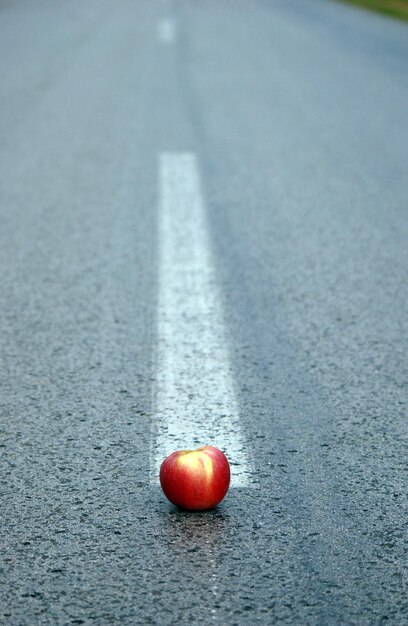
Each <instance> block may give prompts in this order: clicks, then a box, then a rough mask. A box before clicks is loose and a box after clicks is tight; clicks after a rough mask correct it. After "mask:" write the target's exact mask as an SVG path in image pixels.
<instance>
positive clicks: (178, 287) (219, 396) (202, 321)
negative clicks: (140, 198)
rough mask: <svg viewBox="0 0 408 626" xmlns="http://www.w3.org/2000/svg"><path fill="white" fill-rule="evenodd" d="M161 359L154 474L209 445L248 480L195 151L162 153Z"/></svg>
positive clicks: (235, 476) (237, 480)
mask: <svg viewBox="0 0 408 626" xmlns="http://www.w3.org/2000/svg"><path fill="white" fill-rule="evenodd" d="M159 166H160V171H159V186H160V189H159V192H160V213H159V254H160V261H159V273H160V274H159V302H158V360H157V388H156V397H155V417H156V423H154V424H153V428H155V429H156V430H155V432H153V433H152V454H151V481H152V483H154V484H156V483H157V481H158V474H159V468H160V464H161V462H162V461H163V459H164V458H165V457H166V456H168V455H169V454H170V453H171V452H173V451H174V450H180V449H187V448H196V447H199V446H202V445H206V444H210V445H214V446H216V447H218V448H220V449H221V450H223V451H224V452H225V453H226V455H227V457H228V459H229V460H230V462H231V473H232V479H231V486H235V487H243V486H246V485H248V484H249V479H250V466H249V462H248V456H247V445H246V442H245V440H244V436H243V434H242V431H241V426H240V420H239V414H238V403H237V399H236V395H235V389H234V382H233V378H232V375H231V368H230V362H229V354H228V348H227V341H226V336H225V330H224V321H223V311H222V306H221V299H220V297H219V293H218V287H217V282H216V276H215V271H214V266H213V260H212V254H211V246H210V242H209V238H208V231H207V223H206V214H205V207H204V201H203V197H202V193H201V186H200V177H199V172H198V166H197V161H196V157H195V156H194V154H190V153H164V154H162V155H161V157H160V163H159Z"/></svg>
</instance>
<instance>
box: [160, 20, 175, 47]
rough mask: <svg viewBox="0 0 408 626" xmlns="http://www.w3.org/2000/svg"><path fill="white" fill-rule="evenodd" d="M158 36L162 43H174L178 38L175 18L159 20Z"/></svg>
mask: <svg viewBox="0 0 408 626" xmlns="http://www.w3.org/2000/svg"><path fill="white" fill-rule="evenodd" d="M158 38H159V41H161V42H162V43H174V41H175V39H176V24H175V22H174V20H171V19H167V20H162V21H161V22H159V26H158Z"/></svg>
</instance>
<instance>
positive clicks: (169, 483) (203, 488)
mask: <svg viewBox="0 0 408 626" xmlns="http://www.w3.org/2000/svg"><path fill="white" fill-rule="evenodd" d="M230 476H231V474H230V466H229V463H228V459H227V457H226V456H225V454H224V453H223V452H221V450H219V449H218V448H214V447H213V446H203V447H201V448H198V449H197V450H177V451H176V452H173V453H172V454H170V455H169V456H168V457H167V458H166V459H165V460H164V461H163V463H162V465H161V467H160V484H161V487H162V489H163V492H164V495H165V496H166V497H167V498H168V499H169V500H170V502H172V503H173V504H175V505H176V506H179V507H181V508H183V509H187V510H188V511H204V510H206V509H212V508H213V507H215V506H216V505H217V504H218V503H219V502H221V500H222V499H223V498H224V496H225V495H226V493H227V491H228V487H229V484H230Z"/></svg>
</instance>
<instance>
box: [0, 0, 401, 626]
mask: <svg viewBox="0 0 408 626" xmlns="http://www.w3.org/2000/svg"><path fill="white" fill-rule="evenodd" d="M165 18H169V19H170V18H171V19H172V20H174V23H175V25H176V33H177V37H176V41H175V42H174V43H172V44H171V43H170V44H165V43H162V42H160V41H159V40H158V37H157V28H158V24H159V22H160V20H162V19H165ZM407 35H408V29H407V26H406V25H404V24H401V23H398V22H393V21H391V20H387V19H386V18H383V17H381V16H377V15H374V14H371V13H365V12H363V11H360V10H358V9H355V8H352V7H350V6H344V5H342V4H340V3H337V2H331V1H330V0H302V2H300V1H295V0H195V1H194V2H192V1H191V0H174V1H173V2H171V1H169V2H165V1H164V0H157V1H152V0H138V1H137V2H135V1H134V0H120V1H118V2H110V1H108V0H70V1H67V0H66V1H60V2H54V1H53V0H37V1H36V2H32V1H31V0H6V1H3V2H1V3H0V85H1V87H0V179H1V180H0V193H1V205H0V211H1V222H0V358H1V369H0V383H1V384H0V411H1V418H0V489H1V501H0V522H1V538H0V623H1V624H5V625H7V626H17V625H18V626H31V625H53V626H54V625H55V626H57V625H79V624H95V625H98V626H104V625H111V624H113V625H115V624H118V625H119V624H120V625H125V626H126V625H133V624H140V625H148V624H157V625H165V626H167V625H176V624H177V625H180V626H183V625H184V624H186V625H187V624H189V625H191V624H204V625H206V624H209V625H211V624H220V625H227V626H233V625H239V626H241V625H251V626H252V625H254V626H255V625H263V624H266V625H269V624H294V625H302V626H305V625H309V624H310V625H322V626H323V625H324V626H331V625H347V626H351V625H353V624H358V625H360V624H361V625H371V624H376V625H380V624H407V620H408V617H407V616H408V595H407V591H408V589H407V587H408V559H407V547H408V545H407V544H408V535H407V530H408V522H407V520H408V506H407V479H408V464H407V452H408V421H407V411H406V400H407V353H408V345H407V344H408V341H407V337H408V315H407V302H408V293H407V291H408V288H407V269H408V263H407V256H408V246H407V241H408V228H407V226H408V220H407V207H408V184H407V163H408V129H407V110H408V109H407V107H408V36H407ZM163 150H167V151H193V152H195V153H196V154H197V156H198V159H199V163H200V166H201V173H202V178H203V190H204V194H205V199H206V205H207V210H208V216H209V221H210V225H211V240H212V245H213V251H214V258H215V261H216V267H217V276H218V280H219V284H220V288H221V293H222V298H223V304H224V308H225V312H226V316H225V317H226V320H225V321H226V329H227V334H228V339H229V349H230V352H231V355H232V367H233V372H234V377H235V381H236V385H237V390H238V399H239V407H240V416H241V421H242V427H243V430H244V433H245V436H246V438H247V440H248V445H249V448H250V449H249V453H250V455H251V457H252V459H253V461H254V466H255V472H254V485H253V486H252V487H251V488H249V489H247V490H236V491H231V493H230V494H229V495H228V496H227V497H226V499H225V500H224V501H223V503H221V505H219V507H217V508H216V509H215V510H213V511H210V512H205V513H196V514H189V513H183V512H181V511H179V510H178V509H176V508H175V507H172V506H171V505H170V504H169V503H168V502H167V501H166V500H165V498H164V496H163V495H162V494H161V493H160V490H159V489H156V488H154V487H152V486H151V485H150V484H149V450H150V438H151V432H152V424H154V415H153V414H152V395H153V393H154V385H155V380H156V373H155V353H156V347H157V344H156V312H157V279H158V276H157V274H158V261H157V197H158V191H157V158H158V154H160V152H161V151H163ZM220 447H222V442H220Z"/></svg>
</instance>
